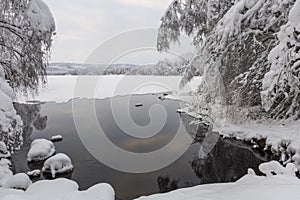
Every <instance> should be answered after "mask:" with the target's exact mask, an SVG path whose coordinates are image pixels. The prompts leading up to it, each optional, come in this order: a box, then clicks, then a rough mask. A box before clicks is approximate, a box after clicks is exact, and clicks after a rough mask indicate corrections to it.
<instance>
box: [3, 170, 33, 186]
mask: <svg viewBox="0 0 300 200" xmlns="http://www.w3.org/2000/svg"><path fill="white" fill-rule="evenodd" d="M31 184H32V182H31V180H30V178H29V177H28V175H27V174H24V173H20V174H16V175H14V176H12V177H10V178H9V179H8V180H7V181H6V182H5V184H4V185H3V187H4V188H10V189H18V190H26V189H27V188H28V187H29V186H30V185H31Z"/></svg>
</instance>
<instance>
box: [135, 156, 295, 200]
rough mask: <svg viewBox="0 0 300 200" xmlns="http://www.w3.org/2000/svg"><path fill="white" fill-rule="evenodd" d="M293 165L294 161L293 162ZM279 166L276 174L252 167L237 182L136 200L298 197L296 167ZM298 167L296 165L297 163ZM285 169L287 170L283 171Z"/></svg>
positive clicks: (240, 199)
mask: <svg viewBox="0 0 300 200" xmlns="http://www.w3.org/2000/svg"><path fill="white" fill-rule="evenodd" d="M274 165H275V166H276V167H275V169H274V170H272V171H274V172H275V173H276V172H278V165H280V164H279V163H277V164H274V162H272V163H266V164H264V167H266V166H267V167H268V168H269V169H272V167H273V166H274ZM291 165H293V164H291ZM291 165H289V166H288V167H287V168H284V167H282V168H280V170H279V172H278V173H277V174H276V175H270V176H257V175H255V174H254V173H253V170H249V172H250V173H248V174H247V175H245V176H244V177H242V178H241V179H240V180H238V181H237V182H235V183H223V184H208V185H200V186H196V187H192V188H185V189H179V190H175V191H172V192H169V193H164V194H155V195H152V196H148V197H140V198H137V200H199V199H201V200H219V199H224V200H253V199H272V200H282V199H298V197H299V195H300V180H299V179H298V178H297V177H296V176H295V175H294V174H295V173H294V171H293V169H294V168H293V166H291ZM294 167H295V166H294ZM283 168H284V170H283ZM283 171H285V172H286V173H282V172H283Z"/></svg>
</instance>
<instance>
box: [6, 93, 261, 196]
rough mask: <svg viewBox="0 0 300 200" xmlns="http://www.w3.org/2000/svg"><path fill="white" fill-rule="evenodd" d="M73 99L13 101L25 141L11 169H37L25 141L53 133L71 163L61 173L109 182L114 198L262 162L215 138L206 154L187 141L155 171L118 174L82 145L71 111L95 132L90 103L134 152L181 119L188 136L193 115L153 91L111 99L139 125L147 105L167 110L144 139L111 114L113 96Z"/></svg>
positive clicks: (165, 135)
mask: <svg viewBox="0 0 300 200" xmlns="http://www.w3.org/2000/svg"><path fill="white" fill-rule="evenodd" d="M73 101H75V102H76V104H74V105H76V109H75V111H74V109H72V101H69V102H67V103H61V104H58V103H55V102H47V103H44V104H26V105H25V104H15V107H16V109H17V112H18V114H19V115H20V116H21V117H22V119H23V121H24V135H23V137H24V144H23V146H22V147H21V150H20V151H17V152H15V154H14V155H13V157H12V162H13V170H14V172H15V173H19V172H27V171H30V170H34V169H41V168H42V165H43V163H42V162H41V163H30V164H29V163H27V161H26V156H27V152H28V151H29V147H30V143H31V142H32V141H33V140H34V139H37V138H46V139H50V138H51V136H53V135H57V134H60V135H62V136H63V141H61V142H57V143H55V147H56V152H57V153H65V154H67V155H68V156H70V158H71V159H72V162H73V165H74V171H73V172H72V173H71V174H67V175H65V176H64V177H66V178H70V179H72V180H75V181H76V182H77V183H78V184H79V186H80V189H87V188H89V187H90V186H92V185H94V184H96V183H99V182H106V183H109V184H111V185H112V186H113V187H114V189H115V191H116V196H117V198H118V199H132V198H134V197H138V196H141V195H149V194H153V193H158V192H166V191H169V190H172V189H176V188H182V187H188V186H193V185H198V184H203V183H216V182H229V181H235V180H237V179H239V178H240V177H241V176H243V175H244V174H245V173H246V172H247V169H248V168H249V167H251V168H254V169H257V166H258V165H259V164H260V163H261V162H263V161H264V160H263V158H260V157H259V156H257V155H256V154H255V153H253V151H252V150H251V149H250V148H248V147H245V146H243V145H240V144H236V143H235V142H233V141H230V140H223V139H219V140H218V142H217V144H216V146H214V148H213V149H212V151H211V152H210V153H209V154H208V156H207V157H205V158H202V159H200V158H198V156H197V155H198V152H199V148H200V146H201V144H200V143H199V142H198V143H197V142H196V143H193V144H192V143H191V144H190V146H189V147H188V149H187V151H186V152H185V153H184V154H183V155H182V156H181V157H180V158H179V159H178V160H176V161H175V162H174V163H172V164H171V165H169V166H167V167H165V168H163V169H160V170H158V171H154V172H149V173H142V174H136V173H125V172H120V171H117V170H115V169H112V168H110V167H108V166H106V165H104V164H102V163H101V162H100V161H98V160H97V159H95V158H94V157H93V156H92V155H91V154H90V153H89V151H88V150H87V149H86V148H85V146H84V145H83V144H82V142H81V140H80V137H79V136H78V133H77V130H76V127H75V124H74V119H73V112H76V114H77V115H79V116H80V119H81V123H82V125H84V130H85V131H86V133H93V132H95V131H97V127H96V125H95V124H93V123H91V120H90V119H91V116H90V113H89V112H88V109H87V108H88V107H90V106H94V107H95V113H96V116H97V119H98V121H99V124H100V125H101V127H102V128H103V130H104V132H105V133H106V136H107V137H108V138H109V139H110V141H112V142H113V143H114V144H115V145H117V146H119V147H120V148H122V149H124V150H127V151H130V152H136V153H146V152H151V151H154V150H157V149H160V148H162V147H164V146H165V145H167V144H168V143H170V142H171V141H172V139H174V137H175V135H176V133H177V130H178V127H179V126H180V122H183V124H184V126H185V127H186V130H187V131H188V132H189V134H190V137H193V135H195V134H196V132H197V130H198V131H199V128H198V127H195V125H191V124H190V121H191V120H192V118H190V117H189V116H182V115H180V114H178V113H177V112H176V110H177V109H178V108H179V107H180V104H179V103H178V102H177V101H172V100H164V101H162V100H160V99H159V98H158V96H157V95H154V94H149V95H136V96H131V97H130V99H129V101H128V97H114V98H113V106H114V113H115V114H117V115H118V116H119V117H120V118H121V120H122V117H124V122H127V120H128V119H127V118H126V117H127V116H126V115H124V114H123V113H124V108H129V111H130V112H129V113H130V117H131V119H132V120H133V122H134V123H135V124H138V125H139V126H141V127H143V126H147V125H149V124H151V118H150V116H149V109H150V108H151V107H152V106H153V105H160V106H162V107H161V108H164V110H165V114H166V121H165V123H164V126H163V127H162V129H161V130H160V131H159V133H158V134H157V135H155V136H152V137H149V138H146V139H141V138H136V137H132V136H129V135H127V134H125V133H124V131H123V130H122V129H121V128H119V126H118V125H117V124H116V122H115V120H114V116H113V113H112V106H111V105H112V99H104V100H88V99H76V100H73ZM140 104H141V105H140ZM118 113H119V114H118ZM161 115H162V112H161V110H160V109H152V110H151V117H152V119H160V118H161ZM125 118H126V119H125ZM154 121H155V120H154ZM158 121H159V120H158ZM128 123H129V122H128ZM154 123H155V122H154ZM125 124H126V123H125ZM154 126H155V124H154ZM192 126H194V127H192ZM200 132H201V130H200ZM141 134H145V133H141ZM178 134H183V133H180V132H179V133H178ZM87 137H89V134H87ZM91 140H93V138H91ZM174 151H176V149H174ZM108 154H109V152H108ZM111 159H112V160H116V161H118V159H121V158H120V157H118V155H111ZM166 159H168V158H167V157H166ZM134 164H135V165H139V164H140V163H134ZM45 178H47V177H43V176H42V177H39V178H36V179H34V180H33V181H36V180H38V179H45Z"/></svg>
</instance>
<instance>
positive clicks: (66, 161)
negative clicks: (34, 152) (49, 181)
mask: <svg viewBox="0 0 300 200" xmlns="http://www.w3.org/2000/svg"><path fill="white" fill-rule="evenodd" d="M42 170H43V172H46V173H47V172H48V173H51V175H52V178H55V175H56V174H64V173H69V172H71V171H72V170H73V165H72V161H71V159H70V158H69V157H68V156H67V155H65V154H63V153H59V154H56V155H54V156H52V157H51V158H48V159H47V160H46V161H45V163H44V167H43V169H42Z"/></svg>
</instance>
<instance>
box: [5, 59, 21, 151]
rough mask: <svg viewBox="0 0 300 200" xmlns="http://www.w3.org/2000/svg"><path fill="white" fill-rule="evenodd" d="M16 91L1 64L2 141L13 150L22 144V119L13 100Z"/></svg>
mask: <svg viewBox="0 0 300 200" xmlns="http://www.w3.org/2000/svg"><path fill="white" fill-rule="evenodd" d="M13 99H14V93H13V91H12V89H11V87H10V86H9V85H8V83H7V81H6V80H5V77H4V70H3V68H2V67H1V65H0V141H2V142H4V143H5V145H6V146H7V148H8V149H9V150H11V151H13V150H15V149H19V148H20V146H21V144H22V125H23V123H22V120H21V118H20V117H19V116H18V115H17V114H16V111H15V109H14V107H13V103H12V100H13Z"/></svg>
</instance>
